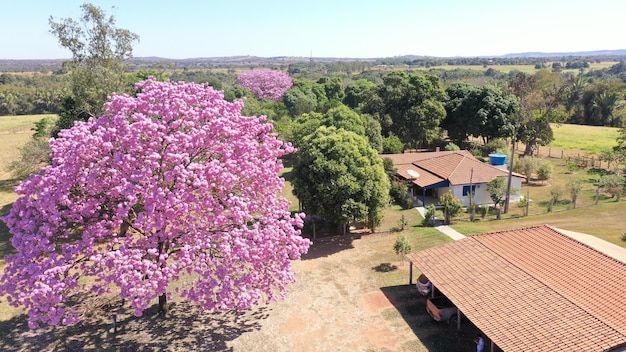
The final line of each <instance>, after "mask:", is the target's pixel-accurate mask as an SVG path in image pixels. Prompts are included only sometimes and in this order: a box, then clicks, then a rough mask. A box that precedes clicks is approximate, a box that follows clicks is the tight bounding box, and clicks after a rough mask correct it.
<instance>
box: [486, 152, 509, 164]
mask: <svg viewBox="0 0 626 352" xmlns="http://www.w3.org/2000/svg"><path fill="white" fill-rule="evenodd" d="M489 164H491V165H493V166H501V165H505V164H506V154H489Z"/></svg>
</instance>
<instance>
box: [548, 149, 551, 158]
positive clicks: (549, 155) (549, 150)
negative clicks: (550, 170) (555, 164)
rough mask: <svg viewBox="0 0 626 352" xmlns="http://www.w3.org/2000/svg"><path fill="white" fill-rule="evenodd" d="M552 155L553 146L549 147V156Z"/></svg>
mask: <svg viewBox="0 0 626 352" xmlns="http://www.w3.org/2000/svg"><path fill="white" fill-rule="evenodd" d="M551 156H552V147H550V148H548V157H551Z"/></svg>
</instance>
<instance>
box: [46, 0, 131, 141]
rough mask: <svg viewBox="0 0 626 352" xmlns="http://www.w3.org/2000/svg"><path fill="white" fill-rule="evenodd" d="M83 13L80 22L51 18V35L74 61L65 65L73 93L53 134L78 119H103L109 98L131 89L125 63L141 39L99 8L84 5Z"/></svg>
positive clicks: (70, 19) (61, 113) (60, 115)
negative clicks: (117, 25)
mask: <svg viewBox="0 0 626 352" xmlns="http://www.w3.org/2000/svg"><path fill="white" fill-rule="evenodd" d="M81 10H82V12H83V14H82V17H81V18H80V19H79V21H76V20H74V19H72V18H66V19H63V20H62V21H59V22H56V21H55V20H54V18H53V17H50V19H49V24H50V32H51V33H52V34H53V35H54V36H55V37H57V39H58V40H59V44H60V45H61V46H62V47H64V48H66V49H68V50H69V51H70V52H71V53H72V60H71V61H68V62H66V63H64V69H65V70H66V71H68V72H69V77H70V90H71V92H72V94H71V96H70V97H68V98H67V99H66V101H65V108H63V109H61V112H60V113H59V119H58V120H57V127H56V129H55V131H53V133H54V135H57V134H58V132H59V131H60V130H61V129H65V128H70V127H72V125H73V123H74V121H75V120H80V121H87V119H88V118H89V117H97V116H100V115H101V114H102V112H103V104H104V102H105V101H106V100H107V97H108V96H109V95H111V94H112V93H120V94H121V93H125V92H128V91H130V89H131V85H129V84H128V82H127V81H126V78H125V73H126V70H127V66H126V63H125V62H124V60H126V59H129V58H131V57H132V52H133V44H134V43H135V42H137V41H139V36H138V35H137V34H135V33H133V32H131V31H129V30H127V29H123V28H117V27H116V25H115V17H113V16H108V17H107V14H106V13H105V12H104V11H103V10H102V9H101V8H100V7H98V6H95V5H92V4H90V3H85V4H83V5H81Z"/></svg>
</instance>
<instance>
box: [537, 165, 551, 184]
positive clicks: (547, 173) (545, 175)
mask: <svg viewBox="0 0 626 352" xmlns="http://www.w3.org/2000/svg"><path fill="white" fill-rule="evenodd" d="M553 171H554V168H553V167H552V164H550V162H549V161H544V162H543V163H541V165H539V167H538V168H537V179H539V181H541V183H543V182H544V181H546V180H549V179H550V178H551V177H552V172H553Z"/></svg>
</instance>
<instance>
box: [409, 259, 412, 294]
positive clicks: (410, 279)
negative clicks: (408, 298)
mask: <svg viewBox="0 0 626 352" xmlns="http://www.w3.org/2000/svg"><path fill="white" fill-rule="evenodd" d="M411 285H413V262H412V261H411V260H409V288H411Z"/></svg>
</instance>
